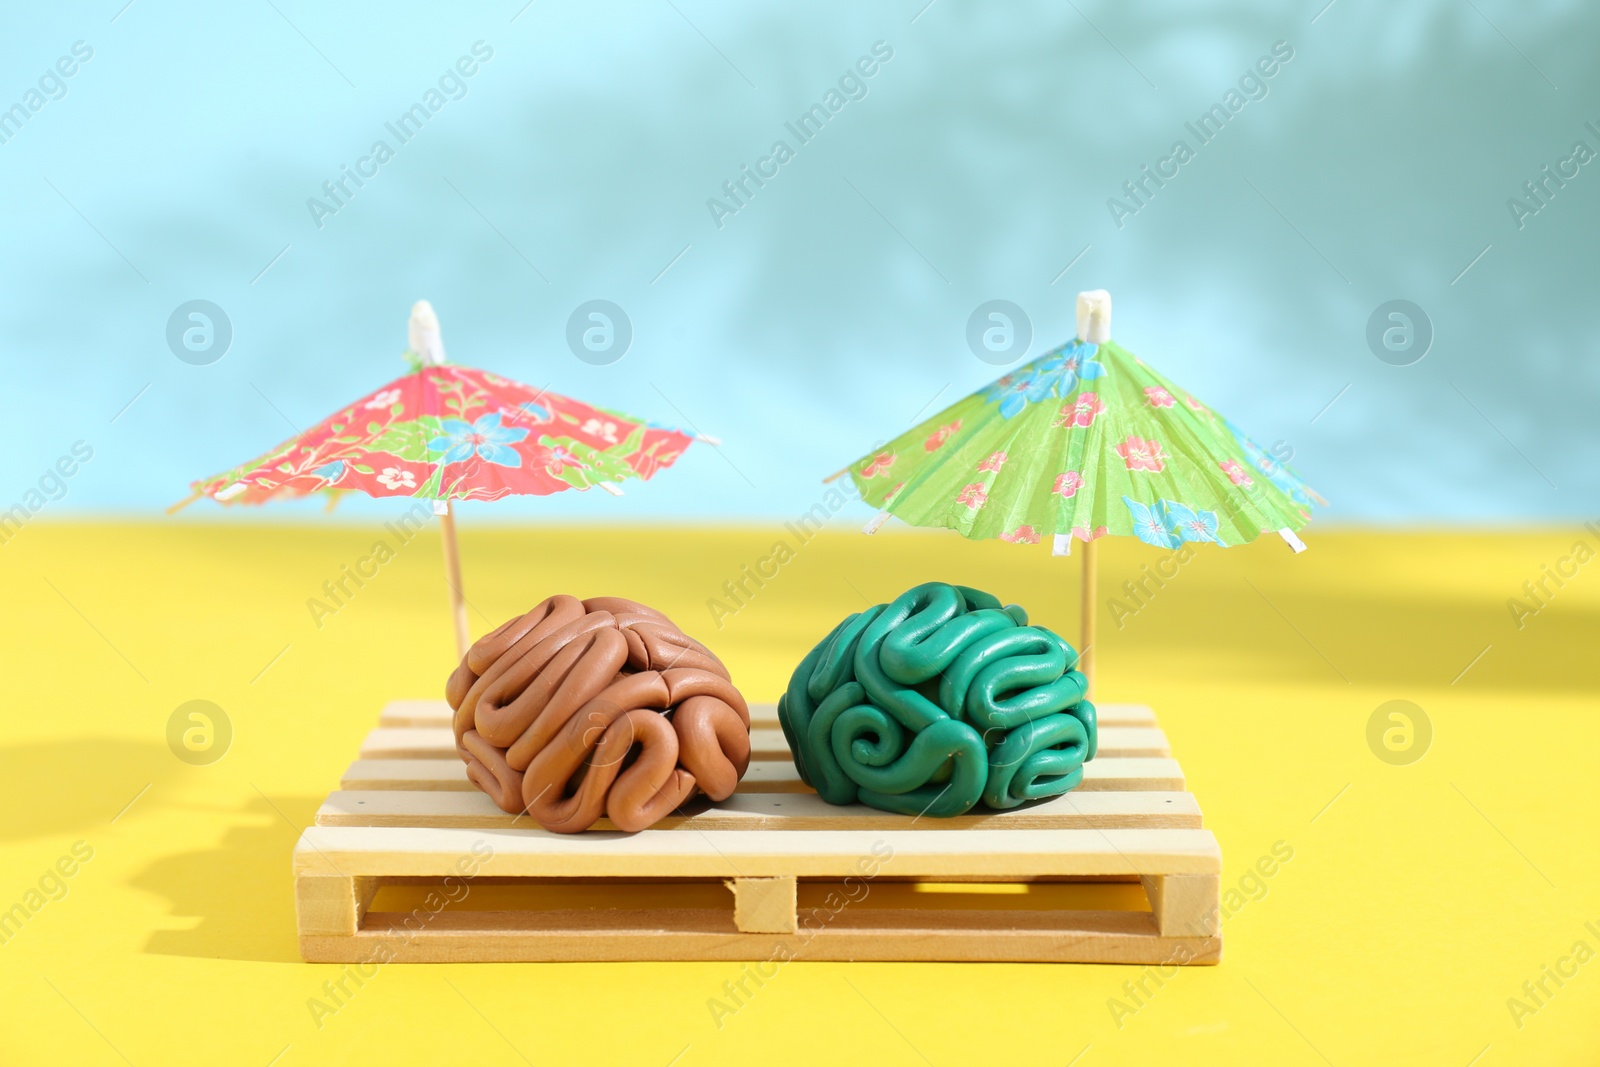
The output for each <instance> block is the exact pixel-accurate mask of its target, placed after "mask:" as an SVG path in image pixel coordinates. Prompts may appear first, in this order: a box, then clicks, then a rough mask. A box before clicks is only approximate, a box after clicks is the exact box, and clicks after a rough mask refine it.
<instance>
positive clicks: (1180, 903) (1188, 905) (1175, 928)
mask: <svg viewBox="0 0 1600 1067" xmlns="http://www.w3.org/2000/svg"><path fill="white" fill-rule="evenodd" d="M1139 880H1140V881H1141V882H1143V883H1144V893H1145V896H1147V897H1149V898H1150V910H1151V911H1152V912H1154V913H1155V917H1156V927H1157V929H1159V930H1160V931H1161V936H1162V937H1214V936H1216V934H1217V932H1218V930H1219V929H1220V926H1219V920H1220V916H1221V908H1220V906H1219V904H1220V897H1219V896H1218V893H1219V891H1220V889H1221V879H1220V877H1219V876H1218V875H1215V874H1151V875H1145V876H1144V877H1142V878H1140V879H1139Z"/></svg>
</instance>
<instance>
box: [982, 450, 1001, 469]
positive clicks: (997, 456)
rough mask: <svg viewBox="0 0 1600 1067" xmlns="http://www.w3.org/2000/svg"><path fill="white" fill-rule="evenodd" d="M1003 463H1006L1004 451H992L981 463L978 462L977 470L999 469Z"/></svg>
mask: <svg viewBox="0 0 1600 1067" xmlns="http://www.w3.org/2000/svg"><path fill="white" fill-rule="evenodd" d="M1005 464H1006V454H1005V453H1004V452H994V453H991V454H990V455H989V458H988V459H986V460H984V461H983V462H982V463H980V464H978V470H979V471H999V470H1000V468H1001V467H1003V466H1005Z"/></svg>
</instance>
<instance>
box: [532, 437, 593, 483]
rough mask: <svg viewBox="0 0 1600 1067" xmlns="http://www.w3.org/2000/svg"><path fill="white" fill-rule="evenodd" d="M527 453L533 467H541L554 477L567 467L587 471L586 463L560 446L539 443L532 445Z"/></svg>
mask: <svg viewBox="0 0 1600 1067" xmlns="http://www.w3.org/2000/svg"><path fill="white" fill-rule="evenodd" d="M528 451H529V453H530V455H531V456H532V459H533V465H534V466H536V467H543V468H544V469H545V470H547V471H549V472H550V473H551V474H554V475H560V473H561V472H562V471H563V470H564V469H566V468H567V467H577V468H578V469H579V470H587V469H588V468H589V465H588V464H587V463H585V462H584V461H583V460H581V459H579V458H578V457H577V456H575V455H573V454H572V452H571V451H570V450H568V449H566V448H563V447H562V446H561V445H546V444H543V443H540V444H537V445H534V446H533V447H532V448H531V449H529V450H528Z"/></svg>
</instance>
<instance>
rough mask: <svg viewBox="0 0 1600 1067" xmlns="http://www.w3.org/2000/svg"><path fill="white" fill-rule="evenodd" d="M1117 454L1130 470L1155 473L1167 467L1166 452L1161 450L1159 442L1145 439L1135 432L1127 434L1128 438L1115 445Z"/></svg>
mask: <svg viewBox="0 0 1600 1067" xmlns="http://www.w3.org/2000/svg"><path fill="white" fill-rule="evenodd" d="M1117 455H1119V456H1121V457H1122V461H1123V462H1124V463H1126V464H1127V465H1128V469H1129V470H1131V471H1150V472H1152V473H1155V472H1158V471H1163V470H1165V469H1166V467H1167V462H1166V461H1167V454H1166V453H1165V452H1163V451H1162V450H1161V442H1159V441H1147V440H1145V439H1144V438H1142V437H1140V436H1138V435H1137V434H1129V435H1128V439H1127V440H1126V441H1124V442H1122V443H1121V444H1120V445H1118V446H1117Z"/></svg>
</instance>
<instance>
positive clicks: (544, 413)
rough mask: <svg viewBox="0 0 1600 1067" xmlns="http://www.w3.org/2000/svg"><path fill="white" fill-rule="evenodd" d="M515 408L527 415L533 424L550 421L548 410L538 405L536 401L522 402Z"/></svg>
mask: <svg viewBox="0 0 1600 1067" xmlns="http://www.w3.org/2000/svg"><path fill="white" fill-rule="evenodd" d="M517 407H518V408H519V409H520V410H521V411H523V412H524V413H525V414H527V416H528V417H529V418H531V419H532V420H533V421H534V422H549V421H550V409H549V408H547V407H545V406H544V405H543V404H541V403H539V402H538V401H537V400H524V401H523V402H522V403H520V404H518V405H517Z"/></svg>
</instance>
